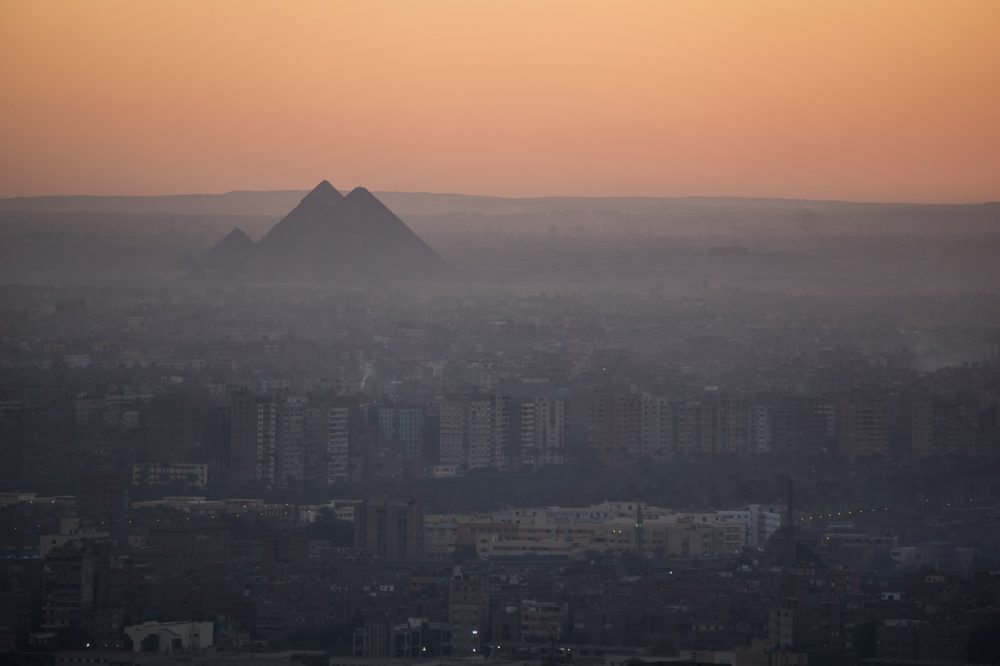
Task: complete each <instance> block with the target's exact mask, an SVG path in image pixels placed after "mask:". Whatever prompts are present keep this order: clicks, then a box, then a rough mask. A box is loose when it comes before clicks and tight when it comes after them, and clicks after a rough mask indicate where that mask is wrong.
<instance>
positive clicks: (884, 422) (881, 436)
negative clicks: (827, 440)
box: [839, 392, 890, 458]
mask: <svg viewBox="0 0 1000 666" xmlns="http://www.w3.org/2000/svg"><path fill="white" fill-rule="evenodd" d="M839 420H840V445H841V450H842V451H843V452H844V453H845V454H847V455H849V456H851V457H852V458H853V457H855V456H872V455H888V454H889V452H890V451H889V400H888V398H887V397H886V396H884V395H882V394H880V393H875V392H855V393H852V394H851V395H849V396H847V397H846V398H845V399H844V400H843V401H842V403H841V405H840V415H839Z"/></svg>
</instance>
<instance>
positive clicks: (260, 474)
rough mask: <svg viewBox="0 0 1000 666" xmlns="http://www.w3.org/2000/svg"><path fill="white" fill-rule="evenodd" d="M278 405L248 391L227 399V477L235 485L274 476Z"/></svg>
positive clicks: (266, 480) (271, 479)
mask: <svg viewBox="0 0 1000 666" xmlns="http://www.w3.org/2000/svg"><path fill="white" fill-rule="evenodd" d="M276 417H277V408H276V405H275V402H274V400H272V399H271V398H267V397H258V396H255V395H253V394H252V393H250V392H248V391H240V392H237V393H234V394H233V395H232V396H230V399H229V478H230V482H231V483H233V484H235V485H244V484H246V483H249V482H251V481H255V480H256V481H263V482H265V483H271V482H273V481H274V480H275V471H276V467H277V461H276V453H277V446H276V431H277V423H276V421H277V418H276Z"/></svg>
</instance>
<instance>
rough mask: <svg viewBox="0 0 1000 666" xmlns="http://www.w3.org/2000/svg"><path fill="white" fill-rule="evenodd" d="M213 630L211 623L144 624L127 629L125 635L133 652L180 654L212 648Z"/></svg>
mask: <svg viewBox="0 0 1000 666" xmlns="http://www.w3.org/2000/svg"><path fill="white" fill-rule="evenodd" d="M213 629H214V627H213V625H212V623H211V622H143V623H142V624H134V625H132V626H131V627H125V634H126V635H127V636H128V637H129V638H130V639H131V640H132V651H133V652H146V651H150V652H154V651H155V652H178V651H183V650H204V649H205V648H209V647H211V646H212V642H213ZM154 637H155V638H154Z"/></svg>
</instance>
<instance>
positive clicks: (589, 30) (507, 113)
mask: <svg viewBox="0 0 1000 666" xmlns="http://www.w3.org/2000/svg"><path fill="white" fill-rule="evenodd" d="M0 16H2V17H3V18H4V20H0V81H2V82H3V90H4V91H5V95H6V96H7V97H8V98H9V99H8V102H7V104H6V108H5V111H4V112H3V116H4V119H5V122H4V123H3V124H2V125H0V196H3V197H11V196H20V195H23V196H42V195H61V194H95V195H144V194H148V195H155V194H182V193H202V192H226V191H232V190H280V189H302V188H305V187H308V186H310V185H311V184H312V183H314V182H316V181H317V180H319V179H321V178H328V179H329V180H330V181H331V182H333V183H335V184H338V186H346V184H356V183H365V184H366V185H367V186H368V187H369V188H371V189H372V190H376V191H428V192H458V193H464V194H478V195H496V196H524V197H533V196H650V197H684V196H734V197H762V198H769V197H776V198H802V199H828V200H850V201H908V202H942V203H948V202H981V201H998V200H1000V123H996V122H995V119H996V118H997V117H1000V90H998V88H997V86H996V85H995V82H996V81H997V80H1000V40H997V39H995V36H996V35H997V34H1000V4H997V3H994V2H977V1H973V0H966V1H963V2H947V3H946V2H928V3H920V4H916V3H906V2H879V3H861V2H848V3H839V2H838V3H835V2H814V3H809V4H808V5H800V4H796V3H792V2H783V1H774V2H761V3H753V4H750V3H736V2H732V3H726V2H720V3H713V4H708V3H697V2H672V3H647V2H632V3H627V4H625V5H624V6H622V5H620V4H617V3H616V4H612V3H586V4H582V3H579V4H578V3H568V2H549V3H544V4H540V5H535V4H531V3H525V2H511V3H503V4H500V3H496V4H493V3H460V2H445V1H436V2H428V3H421V4H419V5H418V4H405V5H404V4H390V3H378V2H376V3H356V2H344V3H314V2H302V3H298V4H295V5H292V6H291V7H288V6H285V5H281V4H279V3H273V2H253V3H234V2H216V3H212V4H210V5H202V4H199V3H194V2H175V3H148V4H143V5H141V6H140V5H133V4H130V3H123V2H107V3H101V4H100V5H85V4H82V3H80V4H71V3H63V2H30V3H29V2H18V1H7V2H4V3H3V4H0ZM514 44H516V45H517V48H512V45H514ZM123 55H124V56H127V57H123Z"/></svg>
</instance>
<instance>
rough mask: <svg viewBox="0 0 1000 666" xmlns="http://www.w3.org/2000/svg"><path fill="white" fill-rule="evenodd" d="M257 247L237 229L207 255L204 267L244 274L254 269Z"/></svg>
mask: <svg viewBox="0 0 1000 666" xmlns="http://www.w3.org/2000/svg"><path fill="white" fill-rule="evenodd" d="M256 253H257V245H256V244H255V243H254V242H253V241H252V240H250V237H249V236H247V235H246V234H245V233H243V230H242V229H239V228H236V229H233V230H232V231H230V232H229V233H228V234H227V235H226V237H225V238H223V239H222V240H220V241H219V242H218V243H216V244H215V246H213V247H212V249H211V250H209V251H208V254H206V255H205V261H204V266H205V268H208V269H211V270H218V271H225V272H244V271H248V270H251V269H252V268H253V263H254V259H255V255H256Z"/></svg>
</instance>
